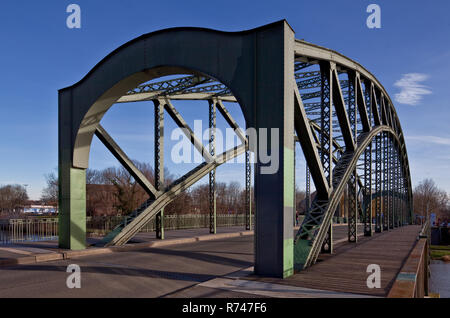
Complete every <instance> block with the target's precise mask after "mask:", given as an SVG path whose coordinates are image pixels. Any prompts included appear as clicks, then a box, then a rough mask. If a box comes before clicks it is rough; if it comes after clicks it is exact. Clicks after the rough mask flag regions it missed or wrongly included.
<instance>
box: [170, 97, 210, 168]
mask: <svg viewBox="0 0 450 318" xmlns="http://www.w3.org/2000/svg"><path fill="white" fill-rule="evenodd" d="M164 108H165V109H166V111H167V113H168V114H169V115H170V117H172V119H173V120H174V121H175V123H176V124H177V125H178V127H180V128H181V129H182V131H183V133H184V134H185V135H186V137H188V138H189V140H190V141H191V143H192V144H193V145H194V147H195V148H196V149H197V150H198V151H199V152H200V154H201V155H202V156H203V157H204V158H205V160H206V162H212V161H213V157H212V156H211V154H210V153H209V152H208V150H206V148H205V147H204V146H203V144H202V142H201V141H200V139H198V138H197V136H195V134H194V132H193V131H192V129H191V128H190V127H189V126H188V124H187V123H186V122H185V121H184V119H183V117H181V115H180V113H179V112H178V111H177V110H176V109H175V107H174V106H173V105H172V103H171V102H170V100H169V99H167V100H166V103H165V105H164Z"/></svg>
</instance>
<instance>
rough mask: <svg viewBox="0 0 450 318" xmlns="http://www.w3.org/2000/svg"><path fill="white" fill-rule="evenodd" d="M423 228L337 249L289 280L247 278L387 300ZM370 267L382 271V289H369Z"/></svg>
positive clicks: (376, 235) (408, 228)
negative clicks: (376, 267)
mask: <svg viewBox="0 0 450 318" xmlns="http://www.w3.org/2000/svg"><path fill="white" fill-rule="evenodd" d="M419 231H420V226H416V225H410V226H404V227H400V228H396V229H394V230H390V231H389V232H383V233H374V236H372V237H362V238H360V240H359V242H358V243H356V244H354V243H353V244H350V243H345V244H341V245H340V246H337V247H336V249H335V252H334V253H333V254H332V255H322V254H321V255H320V257H319V260H318V262H317V263H316V264H315V265H313V266H311V267H310V268H307V269H306V270H304V271H301V272H300V273H297V274H295V275H294V276H292V277H289V278H287V279H284V280H283V279H276V278H260V277H256V276H249V277H247V278H246V279H250V280H257V281H261V282H267V283H274V284H286V285H291V286H298V287H304V288H311V289H320V290H330V291H337V292H345V293H355V294H361V295H371V296H381V297H386V296H387V294H388V292H389V290H390V288H391V286H392V284H393V282H394V280H395V278H396V276H397V274H398V273H399V271H400V269H401V267H402V265H403V264H404V262H405V261H406V259H407V257H408V255H409V253H410V252H411V250H412V249H413V247H414V246H415V244H416V242H417V236H418V233H419ZM369 264H378V265H380V268H381V288H379V289H377V288H374V289H369V288H368V287H367V283H366V280H367V278H368V276H369V275H370V274H369V273H367V272H366V270H367V266H368V265H369Z"/></svg>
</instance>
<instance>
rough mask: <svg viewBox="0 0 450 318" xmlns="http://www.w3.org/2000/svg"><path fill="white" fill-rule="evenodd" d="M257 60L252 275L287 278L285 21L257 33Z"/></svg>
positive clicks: (290, 178)
mask: <svg viewBox="0 0 450 318" xmlns="http://www.w3.org/2000/svg"><path fill="white" fill-rule="evenodd" d="M255 58H256V60H255V62H256V70H255V76H256V78H255V83H256V96H255V97H256V106H257V108H256V116H255V117H256V118H255V119H256V127H255V128H256V129H257V131H258V156H257V165H256V171H255V172H256V177H255V200H256V214H255V217H256V222H255V273H256V274H258V275H264V276H275V277H282V278H285V277H288V276H291V275H292V274H293V273H294V259H293V258H294V255H293V252H294V241H293V238H294V237H293V236H294V235H293V228H294V224H293V223H294V222H293V218H292V215H293V213H294V83H295V82H294V80H293V78H294V32H293V30H292V29H291V28H290V27H289V25H288V24H287V23H282V24H278V25H276V27H274V28H272V29H267V30H265V31H263V32H261V33H260V34H258V36H257V44H256V52H255ZM262 129H266V130H267V134H263V133H262ZM276 132H278V133H276ZM265 135H266V136H267V137H268V138H265ZM265 139H267V140H265ZM261 145H265V146H266V149H267V151H266V152H267V154H270V156H271V162H270V163H269V162H264V161H266V160H264V158H261V153H264V152H265V151H262V148H261ZM252 147H253V148H254V145H251V143H250V150H252V151H253V152H254V150H255V149H251V148H252Z"/></svg>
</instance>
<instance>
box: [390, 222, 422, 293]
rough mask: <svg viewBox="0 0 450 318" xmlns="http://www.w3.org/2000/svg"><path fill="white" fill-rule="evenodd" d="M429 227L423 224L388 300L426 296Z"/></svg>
mask: <svg viewBox="0 0 450 318" xmlns="http://www.w3.org/2000/svg"><path fill="white" fill-rule="evenodd" d="M429 246H430V225H429V222H428V221H427V222H425V224H424V225H423V226H422V229H421V231H420V232H419V237H418V241H417V243H416V245H415V246H414V248H413V250H412V251H411V254H410V255H409V256H408V259H407V260H406V262H405V264H404V265H403V267H402V269H401V270H400V273H399V274H398V275H397V278H396V279H395V281H394V284H393V285H392V288H391V290H390V291H389V294H388V297H389V298H423V297H425V296H428V282H429V277H430V259H431V258H430V248H429Z"/></svg>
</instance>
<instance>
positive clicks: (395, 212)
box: [392, 140, 398, 227]
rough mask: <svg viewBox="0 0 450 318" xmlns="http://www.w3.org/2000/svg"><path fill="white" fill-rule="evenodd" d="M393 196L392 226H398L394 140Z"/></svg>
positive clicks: (394, 146)
mask: <svg viewBox="0 0 450 318" xmlns="http://www.w3.org/2000/svg"><path fill="white" fill-rule="evenodd" d="M392 148H393V154H394V157H393V167H392V169H393V183H392V184H393V187H392V190H393V191H392V192H393V198H394V210H393V212H394V227H398V188H397V181H398V175H397V143H396V141H395V140H394V142H393V147H392Z"/></svg>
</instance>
